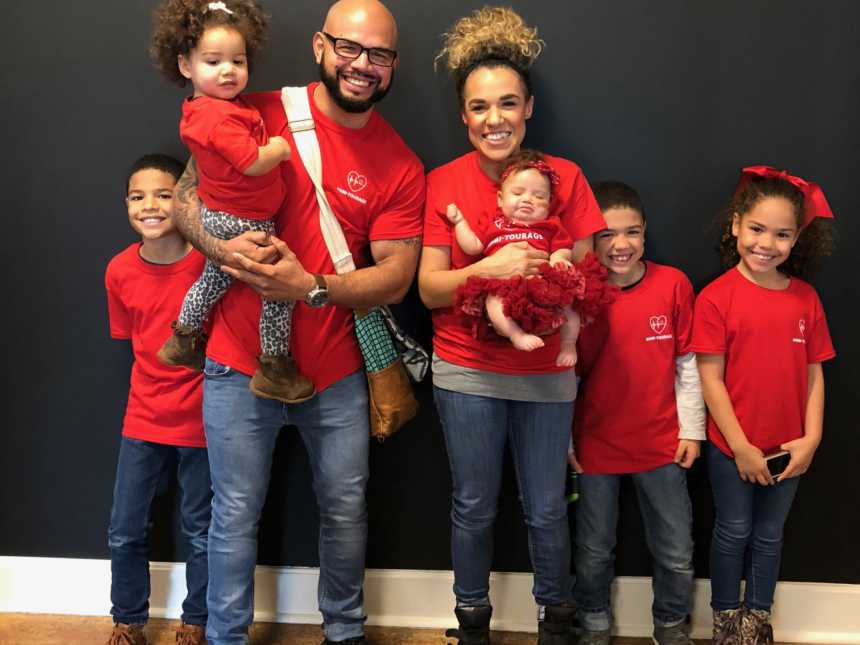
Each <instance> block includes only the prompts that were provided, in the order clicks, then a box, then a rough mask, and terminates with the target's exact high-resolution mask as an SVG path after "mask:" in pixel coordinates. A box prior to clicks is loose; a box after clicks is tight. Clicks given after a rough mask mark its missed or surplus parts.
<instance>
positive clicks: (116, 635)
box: [107, 623, 146, 645]
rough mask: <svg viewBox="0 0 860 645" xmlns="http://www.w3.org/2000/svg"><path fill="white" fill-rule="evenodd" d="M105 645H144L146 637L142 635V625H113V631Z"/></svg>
mask: <svg viewBox="0 0 860 645" xmlns="http://www.w3.org/2000/svg"><path fill="white" fill-rule="evenodd" d="M107 645H146V636H144V635H143V625H126V624H125V623H114V626H113V631H112V632H111V635H110V638H109V639H108V642H107Z"/></svg>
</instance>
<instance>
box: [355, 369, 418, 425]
mask: <svg viewBox="0 0 860 645" xmlns="http://www.w3.org/2000/svg"><path fill="white" fill-rule="evenodd" d="M367 393H368V399H369V402H370V436H371V437H375V438H376V439H379V440H380V441H382V440H384V439H387V438H388V437H390V436H391V435H393V434H394V433H395V432H397V431H398V430H399V429H400V428H402V427H403V426H404V425H405V424H406V422H407V421H409V420H411V419H413V418H414V417H415V415H416V414H417V413H418V401H417V399H416V398H415V394H414V393H413V392H412V383H411V382H410V381H409V376H407V374H406V368H405V367H403V362H402V361H400V360H396V361H394V362H393V363H392V364H391V365H389V366H388V367H386V368H384V369H381V370H379V371H378V372H367Z"/></svg>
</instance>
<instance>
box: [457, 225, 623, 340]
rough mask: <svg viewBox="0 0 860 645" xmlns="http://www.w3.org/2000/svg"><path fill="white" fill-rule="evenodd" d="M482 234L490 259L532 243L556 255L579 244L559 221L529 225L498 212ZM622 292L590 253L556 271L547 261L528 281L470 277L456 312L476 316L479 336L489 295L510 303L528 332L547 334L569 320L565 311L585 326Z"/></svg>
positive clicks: (507, 307)
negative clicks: (568, 309) (507, 248)
mask: <svg viewBox="0 0 860 645" xmlns="http://www.w3.org/2000/svg"><path fill="white" fill-rule="evenodd" d="M477 235H478V237H479V239H480V240H481V242H483V243H484V255H485V256H487V255H492V254H493V253H495V252H496V251H498V250H499V249H500V248H502V247H503V246H505V245H506V244H511V243H515V242H528V243H529V244H530V245H531V246H533V247H534V248H536V249H538V250H541V251H546V252H547V253H550V254H551V253H553V252H555V251H557V250H559V249H564V248H571V247H572V246H573V241H572V240H571V239H570V236H568V234H567V231H565V230H564V228H563V227H562V226H561V222H560V221H559V219H558V218H557V217H550V218H547V219H545V220H543V221H542V222H535V223H532V224H529V225H525V224H518V223H516V222H512V221H511V220H509V219H508V218H506V217H505V216H504V215H502V214H501V213H497V215H496V217H495V218H494V219H493V220H492V221H491V222H490V223H489V225H488V226H486V227H485V228H484V230H482V231H481V232H480V233H478V234H477ZM616 292H617V288H616V287H614V286H612V285H610V284H609V283H608V282H607V270H606V267H604V266H603V265H602V264H600V262H599V261H598V260H597V257H595V255H594V254H592V253H589V254H588V255H586V256H585V257H584V258H583V259H582V261H581V262H575V263H574V264H573V266H572V267H553V266H550V264H549V263H546V264H544V265H543V266H541V267H540V269H539V273H538V274H537V275H534V276H531V277H528V278H525V277H523V276H514V277H513V278H505V279H499V278H482V277H478V276H470V277H469V278H468V279H467V280H466V282H465V283H463V284H462V285H460V286H459V287H457V290H456V291H455V292H454V309H456V310H458V311H460V312H461V313H463V314H464V315H466V316H470V317H472V318H474V323H475V324H474V326H473V330H474V333H475V334H476V335H477V332H478V330H479V327H480V325H481V323H482V322H484V321H486V314H485V310H484V306H485V304H486V300H487V296H490V295H493V296H498V297H500V298H501V299H502V302H503V304H504V312H505V316H507V317H508V318H511V319H513V320H514V321H515V322H516V323H517V324H518V325H519V326H520V327H521V328H522V330H523V331H524V332H526V333H529V334H536V335H538V336H545V335H547V334H551V333H553V332H554V331H556V330H557V329H558V328H559V327H561V325H562V324H563V323H564V322H565V315H564V309H565V307H567V306H570V307H572V308H573V310H574V311H576V312H578V313H579V315H580V316H581V317H582V319H583V322H587V321H588V320H591V319H593V318H594V317H595V315H596V314H597V313H598V312H599V311H600V309H601V308H602V307H604V306H605V305H607V304H608V303H610V302H612V301H613V300H614V299H615V294H616Z"/></svg>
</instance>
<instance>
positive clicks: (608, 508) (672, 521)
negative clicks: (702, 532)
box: [574, 464, 693, 631]
mask: <svg viewBox="0 0 860 645" xmlns="http://www.w3.org/2000/svg"><path fill="white" fill-rule="evenodd" d="M623 476H625V475H585V474H584V475H580V476H579V501H578V502H577V505H576V553H575V556H574V563H575V566H576V584H575V585H574V597H575V598H576V604H577V607H578V609H579V619H580V623H581V624H582V626H583V627H584V628H585V629H587V630H591V631H602V630H607V629H609V628H610V626H611V624H612V616H611V609H610V600H609V594H610V587H611V585H612V579H613V578H614V577H615V554H614V551H615V543H616V535H617V526H618V490H619V485H620V483H621V478H622V477H623ZM630 477H631V478H632V479H633V485H634V488H635V490H636V497H637V499H638V500H639V509H640V512H641V514H642V523H643V525H644V527H645V540H646V542H647V543H648V549H649V550H650V552H651V557H652V559H653V561H654V576H653V581H652V585H653V590H654V603H653V605H652V606H651V613H652V615H653V617H654V624H655V625H659V626H669V625H677V624H678V623H680V622H682V621H684V620H685V619H686V618H687V614H689V613H690V596H691V594H692V592H693V536H692V528H693V518H692V511H691V506H690V495H689V493H688V492H687V471H685V470H684V469H683V468H681V467H680V466H678V465H677V464H667V465H666V466H662V467H660V468H655V469H654V470H649V471H646V472H641V473H633V474H631V475H630Z"/></svg>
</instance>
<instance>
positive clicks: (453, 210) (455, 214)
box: [445, 204, 464, 226]
mask: <svg viewBox="0 0 860 645" xmlns="http://www.w3.org/2000/svg"><path fill="white" fill-rule="evenodd" d="M445 217H447V218H448V221H449V222H451V223H452V224H454V225H455V226H456V225H457V224H459V223H460V222H462V221H463V219H464V218H463V213H461V212H460V209H459V208H457V204H448V210H447V211H446V212H445Z"/></svg>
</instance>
